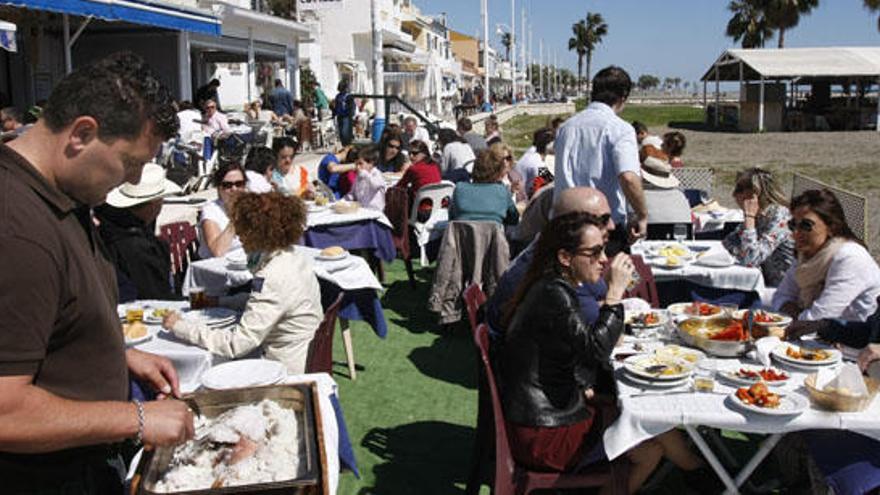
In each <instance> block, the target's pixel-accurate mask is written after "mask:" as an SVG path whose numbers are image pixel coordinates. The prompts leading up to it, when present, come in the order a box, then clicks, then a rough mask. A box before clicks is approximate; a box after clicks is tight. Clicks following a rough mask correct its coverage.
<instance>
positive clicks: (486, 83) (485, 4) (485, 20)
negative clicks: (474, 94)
mask: <svg viewBox="0 0 880 495" xmlns="http://www.w3.org/2000/svg"><path fill="white" fill-rule="evenodd" d="M482 12H483V101H484V102H486V101H489V95H490V93H489V0H483V2H482Z"/></svg>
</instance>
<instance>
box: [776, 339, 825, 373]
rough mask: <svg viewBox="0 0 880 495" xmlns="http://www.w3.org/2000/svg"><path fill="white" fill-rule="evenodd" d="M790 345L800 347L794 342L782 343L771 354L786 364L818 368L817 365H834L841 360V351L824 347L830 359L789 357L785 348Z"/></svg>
mask: <svg viewBox="0 0 880 495" xmlns="http://www.w3.org/2000/svg"><path fill="white" fill-rule="evenodd" d="M789 347H793V348H795V349H797V348H798V346H796V345H793V344H782V345H780V346H778V347H777V348H776V349H773V350H772V351H771V352H770V355H771V356H772V357H773V358H774V359H777V360H779V361H782V362H783V363H785V364H790V365H794V366H801V367H805V368H806V367H809V368H817V367H821V366H829V365H834V364H837V363H839V362H840V358H841V354H840V351H838V350H837V349H822V350H823V351H825V352H827V353H829V354H830V355H831V356H830V357H829V358H828V359H823V360H822V361H805V360H803V359H795V358H792V357H789V356H788V355H786V354H785V350H786V349H788V348H789ZM807 350H811V349H807Z"/></svg>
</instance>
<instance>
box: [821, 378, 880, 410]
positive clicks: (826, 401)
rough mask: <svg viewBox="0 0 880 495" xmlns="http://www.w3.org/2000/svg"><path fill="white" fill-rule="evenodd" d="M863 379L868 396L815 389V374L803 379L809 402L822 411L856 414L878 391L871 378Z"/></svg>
mask: <svg viewBox="0 0 880 495" xmlns="http://www.w3.org/2000/svg"><path fill="white" fill-rule="evenodd" d="M864 378H865V385H866V386H867V387H868V395H866V396H865V395H858V396H856V395H847V394H841V393H840V392H828V391H825V390H819V389H818V388H816V373H813V374H812V375H810V376H808V377H807V378H805V379H804V387H805V388H806V389H807V392H808V393H809V394H810V401H811V402H812V403H813V404H816V405H817V406H819V407H820V408H822V409H827V410H829V411H841V412H856V411H861V410H864V409H865V408H866V407H868V404H870V403H871V401H872V400H874V397H875V396H876V395H877V391H878V390H880V382H878V381H877V380H875V379H873V378H868V377H864Z"/></svg>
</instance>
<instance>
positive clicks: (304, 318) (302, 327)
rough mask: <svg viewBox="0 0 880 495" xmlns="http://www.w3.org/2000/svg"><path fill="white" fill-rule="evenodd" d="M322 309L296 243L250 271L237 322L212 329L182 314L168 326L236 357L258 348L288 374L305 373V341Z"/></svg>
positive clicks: (307, 262)
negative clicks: (249, 285)
mask: <svg viewBox="0 0 880 495" xmlns="http://www.w3.org/2000/svg"><path fill="white" fill-rule="evenodd" d="M323 318H324V312H323V310H322V308H321V289H320V287H319V286H318V278H317V277H316V276H315V270H314V267H313V266H312V259H311V257H309V256H307V255H305V254H303V253H302V252H301V251H300V250H298V249H296V248H295V247H289V248H287V249H284V250H281V251H276V252H274V253H272V254H270V255H268V256H267V257H266V258H265V259H263V260H262V261H261V262H260V265H259V266H258V267H257V268H256V270H255V272H254V288H253V291H252V292H251V293H250V296H249V297H248V299H247V303H246V304H245V308H244V314H243V315H242V317H241V321H240V322H239V324H238V325H236V326H235V327H233V328H231V329H211V328H208V327H206V326H204V325H199V324H194V323H191V322H187V321H184V320H183V319H181V320H179V321H178V322H177V323H175V325H174V327H173V328H172V329H171V331H172V332H173V333H174V335H176V336H177V337H179V338H181V339H184V340H186V341H188V342H192V343H193V344H195V345H198V346H200V347H204V348H205V349H207V350H209V351H211V352H213V353H214V354H217V355H220V356H224V357H228V358H237V357H242V356H245V355H247V354H248V353H250V352H251V351H253V350H254V349H256V348H258V347H260V348H262V351H263V354H264V356H265V357H266V358H267V359H274V360H276V361H280V362H282V363H283V364H284V365H285V366H286V367H287V370H288V372H290V373H303V372H305V366H306V357H307V356H308V350H309V344H310V343H311V341H312V338H313V337H314V335H315V331H316V330H317V329H318V325H320V323H321V320H322V319H323Z"/></svg>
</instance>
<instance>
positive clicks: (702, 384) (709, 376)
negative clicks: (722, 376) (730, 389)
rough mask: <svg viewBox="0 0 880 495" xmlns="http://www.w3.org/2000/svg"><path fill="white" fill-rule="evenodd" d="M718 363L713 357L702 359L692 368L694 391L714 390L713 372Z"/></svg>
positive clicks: (716, 369)
mask: <svg viewBox="0 0 880 495" xmlns="http://www.w3.org/2000/svg"><path fill="white" fill-rule="evenodd" d="M717 371H718V365H717V364H716V363H715V360H714V359H703V360H702V361H700V362H699V363H697V367H696V368H694V391H695V392H711V391H713V390H715V374H716V373H717Z"/></svg>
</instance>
